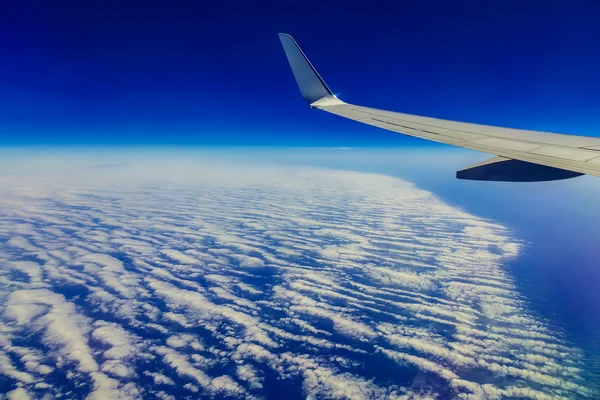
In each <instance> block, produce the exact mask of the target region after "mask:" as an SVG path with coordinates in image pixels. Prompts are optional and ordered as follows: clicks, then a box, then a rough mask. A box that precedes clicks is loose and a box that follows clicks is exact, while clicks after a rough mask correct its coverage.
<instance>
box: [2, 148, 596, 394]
mask: <svg viewBox="0 0 600 400" xmlns="http://www.w3.org/2000/svg"><path fill="white" fill-rule="evenodd" d="M23 157H24V158H22V159H21V160H20V161H19V162H16V163H12V164H11V166H10V168H9V166H8V165H4V166H3V167H2V168H3V169H2V170H0V392H2V393H7V394H8V398H11V399H27V398H42V399H53V398H88V399H111V398H114V399H117V398H118V399H138V398H156V399H174V398H190V399H195V398H235V399H238V398H239V399H246V398H248V399H261V398H283V397H285V398H287V399H304V398H311V399H317V398H319V399H320V398H331V399H346V398H348V399H372V398H381V399H390V398H396V399H415V400H416V399H454V398H460V399H503V398H519V399H535V400H545V399H548V400H550V399H579V398H581V399H585V398H594V394H595V393H594V392H593V391H592V389H591V388H590V387H589V386H588V384H587V383H586V380H585V378H584V375H585V374H584V363H583V361H582V357H583V356H582V351H581V350H580V349H578V348H577V346H576V345H575V344H574V343H572V342H570V341H569V340H567V339H566V337H565V335H564V332H562V331H561V330H560V329H558V328H556V326H555V325H553V324H551V323H549V321H547V320H545V319H544V317H543V316H541V315H539V314H538V313H535V312H533V311H532V310H531V309H530V307H529V303H528V301H527V300H526V299H525V298H524V297H523V295H522V293H520V292H519V290H518V286H517V285H516V284H515V281H514V278H513V277H512V276H511V273H510V271H509V269H508V268H507V264H508V263H509V262H511V260H514V259H515V258H517V257H519V254H520V251H521V249H522V246H523V242H522V240H521V239H520V238H519V237H517V236H516V235H515V234H514V233H513V232H512V231H511V230H510V229H508V228H507V227H505V226H503V225H502V224H499V223H497V222H495V221H492V220H489V219H485V218H482V217H478V216H476V215H472V214H471V213H469V212H467V211H465V210H462V209H459V208H457V207H456V206H452V205H449V204H447V203H445V202H444V201H443V200H442V199H441V198H439V197H437V196H436V195H434V194H433V193H431V192H429V191H426V190H423V189H421V188H419V187H417V186H415V185H414V184H413V183H410V182H407V181H405V180H402V179H398V178H394V177H391V176H386V175H381V174H375V173H366V172H356V171H349V170H339V169H332V168H325V167H315V166H302V165H292V164H291V163H284V162H282V163H277V164H269V163H267V162H262V163H261V162H250V161H248V160H245V159H240V158H236V157H221V158H219V159H218V160H217V159H214V158H206V157H202V156H191V155H190V154H186V155H181V156H174V155H171V157H161V156H155V155H152V154H137V153H136V154H133V155H126V154H122V155H121V156H120V157H114V156H110V157H109V156H103V155H101V154H100V155H98V154H95V155H94V156H93V157H87V156H83V155H81V154H78V153H75V152H73V153H72V154H70V155H64V154H63V155H61V156H60V157H58V156H57V157H45V158H44V157H37V156H36V157H34V156H31V157H30V158H26V157H25V156H23ZM13 161H14V160H13Z"/></svg>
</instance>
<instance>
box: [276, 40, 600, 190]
mask: <svg viewBox="0 0 600 400" xmlns="http://www.w3.org/2000/svg"><path fill="white" fill-rule="evenodd" d="M279 38H280V40H281V44H282V45H283V49H284V50H285V54H286V56H287V59H288V61H289V63H290V66H291V68H292V72H293V74H294V77H295V78H296V82H297V83H298V87H299V88H300V92H301V93H302V96H303V97H304V99H305V100H306V101H307V102H308V103H309V104H310V106H311V108H316V109H319V110H323V111H327V112H329V113H332V114H336V115H339V116H341V117H344V118H349V119H353V120H355V121H358V122H362V123H363V124H367V125H373V126H376V127H378V128H382V129H387V130H389V131H392V132H397V133H401V134H404V135H408V136H414V137H418V138H421V139H426V140H432V141H434V142H439V143H445V144H450V145H453V146H458V147H464V148H466V149H471V150H477V151H481V152H484V153H488V154H493V155H494V157H493V158H491V159H490V160H488V161H484V162H482V163H479V164H476V165H473V166H470V167H468V168H465V169H463V170H460V171H458V172H457V173H456V177H457V178H459V179H469V180H484V181H508V182H539V181H552V180H559V179H568V178H574V177H576V176H580V175H584V174H589V175H595V176H600V138H594V137H585V136H575V135H565V134H559V133H549V132H538V131H528V130H520V129H511V128H501V127H496V126H488V125H478V124H471V123H465V122H456V121H448V120H443V119H438V118H430V117H423V116H418V115H411V114H403V113H398V112H392V111H385V110H379V109H376V108H369V107H363V106H358V105H354V104H348V103H345V102H343V101H341V100H339V99H338V98H337V97H336V96H335V95H334V94H333V93H332V91H331V90H330V89H329V87H327V84H326V83H325V81H323V79H322V78H321V76H320V75H319V73H318V72H317V71H316V69H315V68H314V67H313V65H312V64H311V63H310V61H309V60H308V58H307V57H306V55H305V54H304V52H303V51H302V50H301V49H300V47H299V46H298V44H297V43H296V41H295V40H294V38H292V37H291V36H290V35H288V34H284V33H280V34H279Z"/></svg>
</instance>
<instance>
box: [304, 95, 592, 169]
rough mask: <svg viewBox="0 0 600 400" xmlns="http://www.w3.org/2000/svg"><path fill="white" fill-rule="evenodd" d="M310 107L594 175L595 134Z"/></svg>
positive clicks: (343, 106)
mask: <svg viewBox="0 0 600 400" xmlns="http://www.w3.org/2000/svg"><path fill="white" fill-rule="evenodd" d="M340 103H341V104H340ZM313 107H315V108H318V109H321V110H323V111H327V112H330V113H333V114H336V115H339V116H342V117H345V118H349V119H352V120H355V121H358V122H362V123H364V124H368V125H373V126H376V127H378V128H382V129H387V130H390V131H393V132H397V133H402V134H405V135H408V136H414V137H418V138H422V139H426V140H432V141H435V142H439V143H446V144H450V145H453V146H459V147H464V148H467V149H471V150H477V151H482V152H484V153H489V154H494V155H498V156H502V157H507V158H512V159H516V160H522V161H527V162H532V163H537V164H541V165H546V166H549V167H556V168H562V169H567V170H570V171H576V172H580V173H583V174H589V175H595V176H600V159H598V158H597V157H600V151H598V149H600V138H592V137H582V136H572V135H564V134H558V133H549V132H536V131H527V130H519V129H511V128H502V127H495V126H487V125H478V124H470V123H464V122H456V121H447V120H443V119H438V118H430V117H421V116H418V115H411V114H403V113H396V112H392V111H385V110H378V109H375V108H368V107H360V106H355V105H352V104H346V103H343V102H338V103H333V104H332V105H326V104H324V105H318V104H313Z"/></svg>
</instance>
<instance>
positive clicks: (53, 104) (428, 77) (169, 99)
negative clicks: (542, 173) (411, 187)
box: [0, 1, 600, 146]
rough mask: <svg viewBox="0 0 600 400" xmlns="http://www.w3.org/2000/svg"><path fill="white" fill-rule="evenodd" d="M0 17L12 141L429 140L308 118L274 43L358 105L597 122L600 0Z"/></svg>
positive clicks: (141, 8)
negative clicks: (290, 48) (295, 51)
mask: <svg viewBox="0 0 600 400" xmlns="http://www.w3.org/2000/svg"><path fill="white" fill-rule="evenodd" d="M0 14H1V16H0V35H1V36H2V37H3V38H10V40H3V41H1V42H0V52H1V54H3V60H2V63H1V65H0V146H15V145H227V146H244V145H251V146H268V145H274V146H339V145H350V146H402V145H406V144H410V145H413V146H414V145H425V142H423V141H419V140H416V139H408V138H403V137H401V136H398V135H393V134H390V133H389V132H386V131H382V130H378V129H376V128H371V127H366V126H362V125H360V124H356V123H354V122H352V121H345V120H342V119H339V118H335V117H332V116H330V115H326V114H324V113H319V112H315V111H313V112H311V111H310V109H309V108H308V107H306V105H305V104H304V103H303V101H302V99H301V97H300V96H299V94H298V92H297V88H296V87H295V83H294V80H293V78H292V75H291V73H290V71H289V67H288V65H287V62H286V60H285V56H284V54H283V51H282V49H281V46H280V44H279V41H278V38H277V33H278V32H288V33H290V34H292V35H294V36H295V38H296V39H297V40H298V42H299V43H300V45H301V46H302V47H303V49H304V50H305V51H306V53H307V54H308V56H309V57H310V58H311V60H312V61H313V63H314V64H315V66H316V67H317V68H318V69H319V71H320V72H321V74H322V75H323V77H324V79H325V80H326V81H327V83H328V84H329V86H330V87H331V88H332V89H333V90H334V91H335V92H337V93H338V94H339V96H340V98H342V99H344V100H346V101H349V102H355V103H360V104H364V105H369V106H373V107H380V108H386V109H391V110H397V111H404V112H409V113H416V114H424V115H431V116H438V117H442V118H450V119H457V120H464V121H473V122H479V123H487V124H496V125H504V126H511V127H522V128H530V129H540V130H550V131H559V132H568V133H579V134H587V135H596V134H597V131H598V129H597V128H598V126H599V123H598V122H597V120H596V116H597V115H598V112H599V111H600V100H599V98H598V93H599V92H600V80H598V79H597V78H598V71H599V70H600V58H599V57H597V56H596V52H597V46H596V45H597V40H596V39H597V38H598V37H599V35H600V26H599V25H598V24H597V23H596V21H597V17H598V16H599V15H600V6H598V5H597V4H596V3H595V2H591V1H590V2H585V1H576V2H567V1H544V2H541V1H527V2H523V1H502V2H494V3H490V2H479V1H458V2H444V1H411V2H394V3H391V2H385V4H384V3H383V2H381V3H378V2H369V3H365V2H354V1H327V2H308V1H302V2H300V1H298V2H296V1H284V2H269V1H266V2H245V1H240V2H235V1H227V2H218V3H217V2H194V1H175V2H168V3H167V2H147V1H144V2H142V1H139V2H138V1H129V2H125V4H123V2H113V1H108V2H91V3H82V2H77V1H56V2H45V1H38V2H35V1H30V2H27V4H22V3H20V2H16V1H9V2H4V3H3V9H2V12H1V13H0Z"/></svg>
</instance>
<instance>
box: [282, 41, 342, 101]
mask: <svg viewBox="0 0 600 400" xmlns="http://www.w3.org/2000/svg"><path fill="white" fill-rule="evenodd" d="M279 40H281V44H282V45H283V50H284V51H285V55H286V57H287V59H288V62H289V63H290V67H292V72H293V73H294V78H296V83H298V87H299V88H300V92H301V93H302V97H304V100H306V102H307V103H308V104H312V103H315V102H317V101H319V100H321V99H323V98H330V99H336V97H335V95H334V94H333V93H332V92H331V90H330V89H329V87H327V84H326V83H325V81H324V80H323V78H321V75H319V73H318V72H317V70H316V69H315V67H313V65H312V64H311V63H310V61H308V58H306V55H305V54H304V52H303V51H302V50H301V49H300V46H298V43H296V41H295V40H294V38H293V37H291V36H290V35H288V34H287V33H280V34H279ZM340 103H341V102H340Z"/></svg>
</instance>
